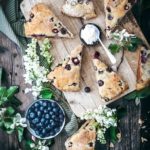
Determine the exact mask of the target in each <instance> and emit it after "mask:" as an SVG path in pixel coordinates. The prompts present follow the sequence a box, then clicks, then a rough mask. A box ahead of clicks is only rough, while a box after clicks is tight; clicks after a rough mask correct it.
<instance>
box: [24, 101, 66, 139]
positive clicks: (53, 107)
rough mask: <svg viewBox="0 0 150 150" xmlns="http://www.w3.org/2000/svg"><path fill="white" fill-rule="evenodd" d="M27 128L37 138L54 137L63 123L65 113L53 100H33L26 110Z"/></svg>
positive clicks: (60, 129) (61, 128)
mask: <svg viewBox="0 0 150 150" xmlns="http://www.w3.org/2000/svg"><path fill="white" fill-rule="evenodd" d="M26 119H27V124H28V126H27V128H28V130H29V132H30V133H31V134H32V135H34V136H35V137H37V138H39V139H50V138H54V137H56V136H57V135H58V134H59V133H60V132H61V131H62V130H63V127H64V125H65V113H64V111H63V109H62V107H61V106H60V105H59V104H58V103H57V102H56V101H54V100H47V99H40V100H37V101H34V102H33V103H32V104H31V105H30V106H29V108H28V110H27V111H26Z"/></svg>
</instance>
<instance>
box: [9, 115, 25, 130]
mask: <svg viewBox="0 0 150 150" xmlns="http://www.w3.org/2000/svg"><path fill="white" fill-rule="evenodd" d="M18 126H20V127H23V128H26V127H27V123H26V118H22V117H21V114H19V113H17V114H16V116H15V117H14V118H13V123H12V124H11V126H10V128H11V129H15V127H18Z"/></svg>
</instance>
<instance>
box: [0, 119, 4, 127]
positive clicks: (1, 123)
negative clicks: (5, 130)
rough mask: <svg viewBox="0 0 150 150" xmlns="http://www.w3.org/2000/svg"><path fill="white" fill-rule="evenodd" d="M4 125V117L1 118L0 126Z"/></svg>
mask: <svg viewBox="0 0 150 150" xmlns="http://www.w3.org/2000/svg"><path fill="white" fill-rule="evenodd" d="M2 126H3V119H2V118H0V128H1V127H2Z"/></svg>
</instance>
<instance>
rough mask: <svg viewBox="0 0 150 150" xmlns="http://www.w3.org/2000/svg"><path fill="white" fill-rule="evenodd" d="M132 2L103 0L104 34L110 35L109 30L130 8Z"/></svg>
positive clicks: (126, 0)
mask: <svg viewBox="0 0 150 150" xmlns="http://www.w3.org/2000/svg"><path fill="white" fill-rule="evenodd" d="M132 5H133V3H131V2H130V1H129V0H104V10H105V14H106V18H105V22H106V35H107V37H108V36H110V33H111V31H112V30H113V29H114V28H115V27H116V25H117V24H118V22H119V21H120V20H121V19H122V18H123V17H124V16H125V15H126V13H127V12H128V11H129V10H130V9H131V8H132Z"/></svg>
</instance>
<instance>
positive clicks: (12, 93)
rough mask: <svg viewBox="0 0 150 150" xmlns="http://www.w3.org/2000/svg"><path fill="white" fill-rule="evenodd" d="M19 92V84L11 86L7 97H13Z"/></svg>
mask: <svg viewBox="0 0 150 150" xmlns="http://www.w3.org/2000/svg"><path fill="white" fill-rule="evenodd" d="M17 92H18V86H11V87H10V88H9V89H8V90H7V97H8V98H11V97H12V96H14V94H16V93H17Z"/></svg>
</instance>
